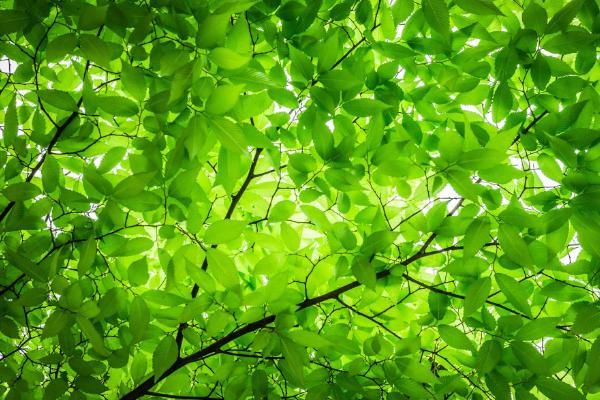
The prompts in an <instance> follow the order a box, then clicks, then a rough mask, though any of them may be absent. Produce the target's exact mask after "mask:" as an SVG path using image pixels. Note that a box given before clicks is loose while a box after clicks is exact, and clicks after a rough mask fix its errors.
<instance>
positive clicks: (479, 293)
mask: <svg viewBox="0 0 600 400" xmlns="http://www.w3.org/2000/svg"><path fill="white" fill-rule="evenodd" d="M491 289H492V280H491V279H490V278H489V277H485V278H482V279H478V280H476V281H475V282H473V283H472V284H471V285H470V286H469V289H468V290H467V292H466V293H465V302H464V316H465V317H467V316H469V315H471V314H473V313H474V312H475V311H477V310H479V309H480V308H481V306H483V305H484V304H485V302H486V300H487V298H488V295H489V294H490V290H491Z"/></svg>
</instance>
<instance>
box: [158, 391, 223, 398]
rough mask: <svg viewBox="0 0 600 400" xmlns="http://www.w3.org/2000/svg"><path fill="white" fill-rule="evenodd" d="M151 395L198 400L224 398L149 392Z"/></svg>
mask: <svg viewBox="0 0 600 400" xmlns="http://www.w3.org/2000/svg"><path fill="white" fill-rule="evenodd" d="M148 394H149V395H151V396H156V397H164V398H166V399H197V400H222V398H221V397H209V396H183V395H178V394H168V393H158V392H148Z"/></svg>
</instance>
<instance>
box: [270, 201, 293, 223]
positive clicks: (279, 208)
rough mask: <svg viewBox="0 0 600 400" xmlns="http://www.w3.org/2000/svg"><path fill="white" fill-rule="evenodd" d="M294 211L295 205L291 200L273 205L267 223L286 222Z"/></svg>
mask: <svg viewBox="0 0 600 400" xmlns="http://www.w3.org/2000/svg"><path fill="white" fill-rule="evenodd" d="M295 211H296V204H295V203H294V202H293V201H291V200H282V201H280V202H279V203H277V204H275V205H274V206H273V208H272V209H271V211H270V212H269V221H271V222H281V221H287V220H288V219H289V218H290V217H291V216H292V215H294V212H295Z"/></svg>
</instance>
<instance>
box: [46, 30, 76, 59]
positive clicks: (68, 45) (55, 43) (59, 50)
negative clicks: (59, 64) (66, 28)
mask: <svg viewBox="0 0 600 400" xmlns="http://www.w3.org/2000/svg"><path fill="white" fill-rule="evenodd" d="M75 47H77V35H75V34H74V33H66V34H64V35H60V36H58V37H56V38H54V39H53V40H52V41H50V42H49V43H48V46H46V58H47V59H48V61H51V62H55V61H60V60H62V59H63V58H64V57H65V56H66V55H67V54H69V53H71V52H72V51H73V50H74V49H75Z"/></svg>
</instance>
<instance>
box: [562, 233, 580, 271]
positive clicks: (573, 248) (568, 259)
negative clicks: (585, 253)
mask: <svg viewBox="0 0 600 400" xmlns="http://www.w3.org/2000/svg"><path fill="white" fill-rule="evenodd" d="M568 248H569V252H568V253H567V255H565V256H564V257H563V258H561V259H560V262H561V263H563V264H565V265H566V264H571V263H572V262H574V261H575V260H577V257H579V253H581V246H580V245H579V238H578V237H577V234H575V235H573V239H571V242H570V243H569V247H568Z"/></svg>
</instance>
